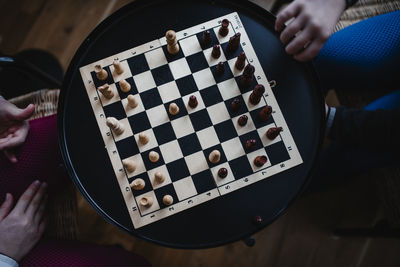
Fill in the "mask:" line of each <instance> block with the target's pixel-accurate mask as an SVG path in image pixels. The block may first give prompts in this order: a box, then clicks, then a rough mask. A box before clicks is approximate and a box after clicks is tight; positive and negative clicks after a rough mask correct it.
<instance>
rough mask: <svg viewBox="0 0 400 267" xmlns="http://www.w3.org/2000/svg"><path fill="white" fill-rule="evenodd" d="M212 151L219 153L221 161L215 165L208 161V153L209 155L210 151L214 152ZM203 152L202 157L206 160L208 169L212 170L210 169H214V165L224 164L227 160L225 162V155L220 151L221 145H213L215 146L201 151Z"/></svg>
mask: <svg viewBox="0 0 400 267" xmlns="http://www.w3.org/2000/svg"><path fill="white" fill-rule="evenodd" d="M214 150H218V151H219V152H220V153H221V159H220V161H219V162H217V163H212V162H211V161H210V158H209V155H210V153H211V152H212V151H214ZM203 152H204V156H205V157H206V159H207V163H208V166H209V167H210V168H212V167H214V166H216V165H218V164H221V163H224V162H226V161H227V160H226V156H225V153H224V150H223V149H222V146H221V144H217V145H215V146H213V147H210V148H207V149H205V150H203Z"/></svg>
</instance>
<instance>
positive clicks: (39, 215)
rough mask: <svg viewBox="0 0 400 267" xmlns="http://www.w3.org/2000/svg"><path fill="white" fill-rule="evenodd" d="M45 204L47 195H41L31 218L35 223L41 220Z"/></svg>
mask: <svg viewBox="0 0 400 267" xmlns="http://www.w3.org/2000/svg"><path fill="white" fill-rule="evenodd" d="M46 205H47V195H45V196H44V197H43V199H42V201H41V202H40V205H39V208H38V209H37V211H36V213H35V217H34V218H33V221H34V223H35V224H39V223H40V222H41V221H42V220H43V215H44V213H45V210H46Z"/></svg>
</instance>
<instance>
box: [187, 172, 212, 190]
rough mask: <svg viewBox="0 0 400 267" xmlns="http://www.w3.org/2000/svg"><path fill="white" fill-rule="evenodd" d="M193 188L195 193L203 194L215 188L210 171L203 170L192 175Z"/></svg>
mask: <svg viewBox="0 0 400 267" xmlns="http://www.w3.org/2000/svg"><path fill="white" fill-rule="evenodd" d="M192 179H193V183H194V186H195V187H196V191H197V193H199V194H201V193H205V192H207V191H209V190H212V189H214V188H215V186H216V185H215V181H214V178H213V176H212V173H211V171H210V170H208V169H207V170H204V171H202V172H199V173H197V174H194V175H192Z"/></svg>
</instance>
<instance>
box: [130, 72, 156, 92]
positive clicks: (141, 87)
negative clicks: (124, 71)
mask: <svg viewBox="0 0 400 267" xmlns="http://www.w3.org/2000/svg"><path fill="white" fill-rule="evenodd" d="M133 80H134V81H135V84H136V88H137V90H138V92H139V93H141V92H144V91H147V90H149V89H152V88H154V87H156V82H155V81H154V78H153V75H152V73H151V71H145V72H142V73H140V74H138V75H135V76H133Z"/></svg>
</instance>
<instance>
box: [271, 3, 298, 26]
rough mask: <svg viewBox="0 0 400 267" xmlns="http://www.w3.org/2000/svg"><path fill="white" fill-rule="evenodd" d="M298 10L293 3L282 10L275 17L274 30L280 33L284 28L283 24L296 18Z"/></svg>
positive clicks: (296, 5)
mask: <svg viewBox="0 0 400 267" xmlns="http://www.w3.org/2000/svg"><path fill="white" fill-rule="evenodd" d="M300 10H301V6H300V5H299V4H297V3H296V2H293V3H292V4H290V5H288V6H287V7H286V8H284V9H283V10H282V11H281V12H279V14H278V16H277V17H276V21H275V30H276V31H278V32H280V31H281V30H282V29H283V27H284V26H285V22H287V21H288V20H289V19H291V18H294V17H296V16H297V14H298V13H299V12H300Z"/></svg>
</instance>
